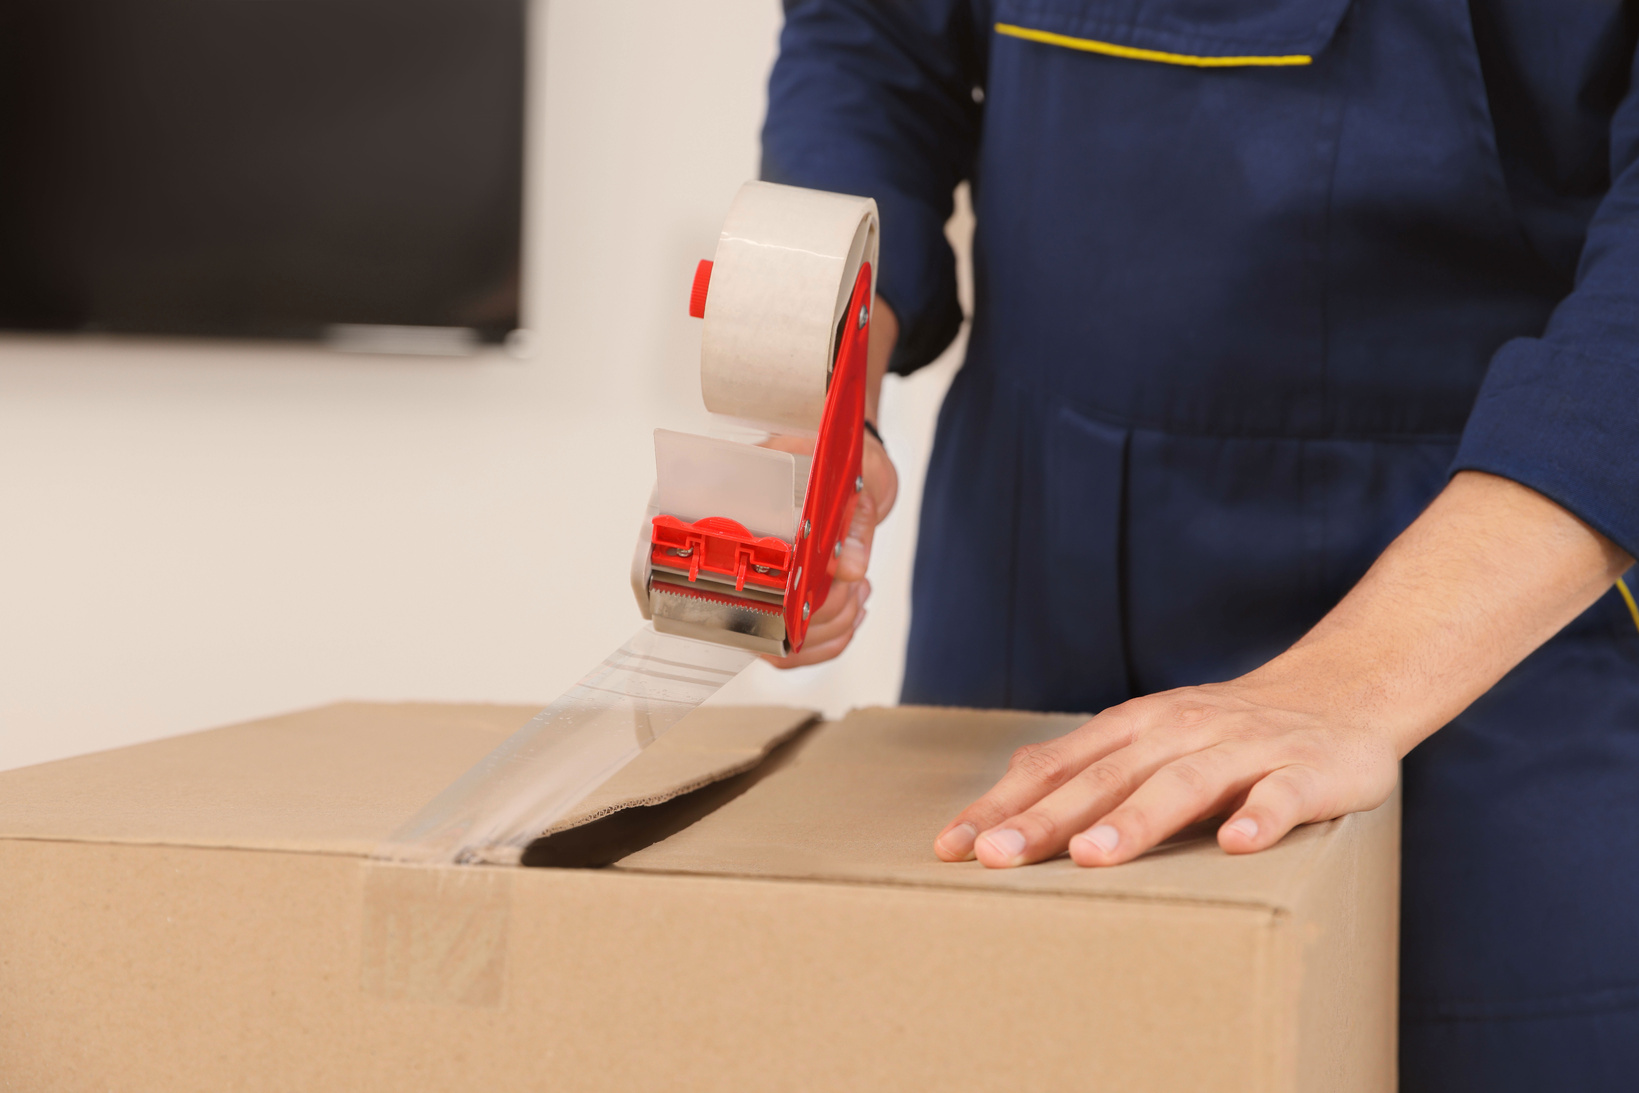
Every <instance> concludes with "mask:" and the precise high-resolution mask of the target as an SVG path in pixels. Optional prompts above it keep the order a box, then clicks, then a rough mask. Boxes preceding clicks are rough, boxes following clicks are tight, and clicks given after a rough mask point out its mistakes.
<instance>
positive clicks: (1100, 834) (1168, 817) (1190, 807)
mask: <svg viewBox="0 0 1639 1093" xmlns="http://www.w3.org/2000/svg"><path fill="white" fill-rule="evenodd" d="M1261 751H1262V749H1260V748H1255V747H1251V746H1248V745H1246V744H1243V743H1228V744H1219V745H1217V746H1215V747H1210V748H1207V749H1205V750H1204V751H1195V752H1191V753H1189V754H1187V755H1184V756H1181V757H1179V758H1177V759H1174V760H1172V761H1171V762H1169V763H1166V764H1165V765H1163V766H1161V767H1160V768H1159V769H1157V770H1156V771H1155V773H1154V774H1152V775H1150V776H1149V777H1148V778H1146V779H1145V780H1144V782H1143V784H1142V785H1140V786H1138V787H1137V788H1136V789H1135V790H1133V792H1132V794H1131V796H1129V797H1128V798H1127V799H1126V800H1125V801H1123V802H1122V803H1121V804H1120V805H1119V806H1118V807H1116V808H1114V809H1112V810H1110V811H1109V812H1108V813H1107V814H1105V815H1103V816H1102V817H1098V816H1095V817H1091V818H1090V819H1096V820H1098V822H1097V823H1096V824H1094V825H1093V826H1092V827H1090V828H1089V829H1088V830H1086V831H1083V832H1082V833H1081V834H1078V835H1076V836H1075V837H1074V838H1072V839H1071V840H1070V857H1071V858H1073V859H1074V860H1075V862H1076V864H1077V865H1115V864H1118V863H1120V862H1124V861H1131V860H1132V859H1134V858H1136V857H1138V855H1140V854H1142V853H1144V851H1146V850H1149V849H1150V848H1151V847H1153V846H1155V845H1156V844H1157V843H1159V842H1161V841H1162V840H1164V839H1167V838H1170V837H1171V836H1173V835H1175V834H1177V833H1178V832H1179V831H1181V830H1182V829H1184V828H1186V827H1188V826H1189V825H1190V824H1192V823H1195V822H1196V821H1197V820H1203V819H1205V818H1206V817H1208V816H1215V815H1217V814H1219V813H1220V812H1222V811H1223V809H1224V808H1225V807H1226V806H1227V805H1228V804H1229V803H1230V802H1231V801H1233V800H1235V799H1236V798H1237V797H1239V796H1240V795H1241V794H1243V793H1245V792H1246V791H1247V788H1248V787H1250V786H1251V785H1253V784H1254V783H1255V782H1257V780H1258V779H1259V778H1261V777H1263V775H1264V774H1266V773H1267V772H1268V770H1269V764H1268V761H1267V758H1266V757H1265V756H1263V755H1262V754H1261ZM1089 822H1090V821H1089Z"/></svg>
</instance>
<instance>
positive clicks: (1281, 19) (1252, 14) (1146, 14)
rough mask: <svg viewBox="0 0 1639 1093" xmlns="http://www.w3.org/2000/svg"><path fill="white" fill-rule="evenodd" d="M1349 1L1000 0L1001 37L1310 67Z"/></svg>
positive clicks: (1205, 64)
mask: <svg viewBox="0 0 1639 1093" xmlns="http://www.w3.org/2000/svg"><path fill="white" fill-rule="evenodd" d="M1349 3H1350V0H999V2H998V3H997V4H996V7H995V13H996V26H995V30H996V33H998V34H1001V35H1005V36H1007V37H1012V38H1022V39H1025V40H1027V41H1034V42H1041V43H1043V44H1046V45H1052V46H1060V47H1063V48H1066V49H1075V50H1081V51H1083V52H1087V53H1102V54H1105V55H1107V56H1114V57H1125V58H1128V59H1130V60H1136V61H1150V62H1155V63H1160V64H1174V65H1188V66H1192V67H1196V68H1244V67H1257V66H1263V67H1269V66H1287V65H1306V64H1310V63H1311V62H1313V61H1314V59H1315V57H1316V55H1317V54H1319V53H1320V52H1321V51H1322V50H1324V49H1325V48H1326V45H1327V44H1328V43H1329V42H1330V41H1331V40H1332V36H1333V35H1334V34H1335V33H1336V31H1337V27H1338V24H1339V23H1340V22H1342V20H1343V14H1344V12H1345V11H1347V10H1348V7H1349Z"/></svg>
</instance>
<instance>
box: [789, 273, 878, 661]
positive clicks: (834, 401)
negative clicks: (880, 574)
mask: <svg viewBox="0 0 1639 1093" xmlns="http://www.w3.org/2000/svg"><path fill="white" fill-rule="evenodd" d="M841 325H842V334H841V337H840V339H839V342H838V346H837V356H836V364H835V366H834V367H833V368H832V371H831V383H830V386H829V387H828V388H827V389H826V394H825V413H824V416H823V417H821V418H820V428H819V436H818V438H817V439H816V440H815V441H814V462H813V465H812V467H811V468H810V469H809V477H808V494H807V496H806V498H804V500H803V507H802V523H801V525H799V531H798V539H797V543H796V556H795V558H794V559H793V565H794V566H795V567H796V568H795V569H794V570H793V571H792V573H791V583H790V585H789V586H788V587H787V589H786V594H785V628H786V633H787V635H789V640H790V642H791V651H792V652H796V651H797V650H799V649H801V648H802V643H803V639H804V638H806V637H807V636H808V620H809V618H810V617H811V616H812V614H813V613H814V612H815V611H817V610H819V608H820V606H821V605H822V604H824V603H825V597H826V595H827V594H829V593H830V591H831V581H832V579H833V578H834V577H835V576H836V572H837V560H838V558H839V557H840V556H841V553H842V540H843V538H844V536H846V535H847V534H848V528H849V525H850V524H852V523H853V519H854V508H855V506H857V505H858V504H859V495H860V492H861V491H863V490H864V488H865V479H864V477H863V472H862V466H863V463H862V459H863V455H864V443H865V380H866V368H865V359H866V349H867V346H868V345H869V343H870V334H871V266H870V263H868V262H867V263H864V264H862V265H861V266H860V269H859V276H858V277H857V278H855V280H854V291H853V294H852V295H850V296H849V298H848V309H847V310H846V311H845V312H844V313H843V318H842V324H841Z"/></svg>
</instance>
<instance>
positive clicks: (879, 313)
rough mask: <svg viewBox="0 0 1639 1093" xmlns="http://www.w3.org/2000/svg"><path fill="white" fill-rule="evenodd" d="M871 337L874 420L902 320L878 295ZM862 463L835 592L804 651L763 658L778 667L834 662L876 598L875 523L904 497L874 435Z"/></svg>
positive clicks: (779, 441) (868, 394) (787, 444)
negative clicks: (868, 575) (871, 571)
mask: <svg viewBox="0 0 1639 1093" xmlns="http://www.w3.org/2000/svg"><path fill="white" fill-rule="evenodd" d="M870 338H871V340H870V343H869V344H868V345H867V346H866V350H865V417H866V419H867V420H868V421H872V422H874V421H876V420H877V402H878V399H879V397H880V396H881V393H882V377H884V376H886V375H887V374H888V358H889V357H891V356H892V355H893V347H894V342H896V341H898V340H899V319H898V317H897V316H896V315H894V313H893V309H892V308H890V307H889V306H888V303H887V301H886V300H882V299H880V298H879V299H878V300H877V301H876V304H875V305H874V306H873V307H872V309H871V334H870ZM769 443H770V444H771V445H773V446H776V447H780V448H784V449H785V450H787V451H797V450H799V449H798V448H797V447H794V446H792V444H793V443H795V442H792V441H790V439H789V438H780V437H776V438H774V439H773V440H771V441H770V442H769ZM807 443H808V447H807V448H806V449H805V450H807V451H812V450H813V445H812V442H807ZM861 463H862V470H861V475H862V477H863V478H864V479H865V490H864V492H863V493H861V494H860V495H859V502H858V503H857V504H856V505H855V506H854V521H853V523H852V524H851V525H850V526H849V528H848V535H847V537H846V538H845V539H844V540H843V543H842V554H841V555H840V556H838V558H837V571H836V574H835V575H834V576H833V578H832V580H831V590H830V592H828V593H826V596H825V602H824V603H822V604H820V605H819V610H817V611H815V612H814V617H813V618H812V619H810V620H809V622H808V634H807V636H806V637H804V639H803V643H802V649H801V650H799V651H798V652H797V653H796V655H794V656H789V657H764V658H763V659H764V660H766V661H768V662H769V663H770V664H773V665H774V666H776V667H778V668H795V667H797V666H799V665H803V664H818V663H819V662H820V661H822V660H830V659H831V658H832V657H834V656H836V655H837V654H839V653H841V652H842V651H843V650H844V649H846V648H848V643H849V642H850V641H852V640H853V637H854V631H855V630H856V629H858V628H859V624H860V623H862V622H864V621H865V601H866V600H868V599H870V598H871V582H870V581H868V580H866V579H865V570H866V568H867V567H868V566H869V565H870V562H871V540H872V538H874V537H875V535H876V526H877V525H878V524H880V523H881V522H882V521H883V520H885V519H886V518H887V516H888V513H889V512H890V511H892V509H893V503H894V499H895V498H897V497H898V496H899V472H898V471H896V470H894V465H893V460H891V459H889V458H888V452H887V449H885V448H883V447H882V444H881V443H880V442H879V441H878V440H877V439H876V438H875V437H873V436H871V435H869V434H866V437H865V452H864V455H863V457H862V460H861Z"/></svg>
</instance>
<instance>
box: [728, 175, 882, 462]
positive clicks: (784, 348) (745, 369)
mask: <svg viewBox="0 0 1639 1093" xmlns="http://www.w3.org/2000/svg"><path fill="white" fill-rule="evenodd" d="M879 234H880V232H879V229H878V226H877V213H876V202H875V201H872V200H871V199H870V198H865V197H850V196H848V195H846V194H833V193H825V192H822V191H819V190H805V189H801V188H798V187H795V186H781V185H778V184H776V183H772V182H748V183H746V184H745V185H744V186H742V187H741V188H740V192H739V193H738V194H737V195H735V198H734V204H733V206H732V207H730V209H729V213H728V219H727V220H726V221H725V222H724V224H723V234H722V236H721V237H720V238H719V239H718V241H717V253H716V256H715V257H714V259H713V265H712V271H711V289H710V292H709V293H708V295H707V297H706V307H705V326H704V330H703V332H702V335H701V344H700V391H701V394H702V395H703V396H705V400H706V409H708V410H710V411H711V412H712V413H714V414H722V415H725V416H727V417H733V418H740V419H742V420H746V421H754V422H759V423H763V424H766V425H768V426H770V427H772V428H774V429H775V430H776V431H782V432H813V431H814V430H816V429H818V428H819V423H820V417H821V414H822V413H823V411H824V409H825V389H826V384H827V382H828V380H829V379H830V373H831V365H832V362H833V361H834V360H835V359H836V351H837V336H838V324H839V323H840V322H841V320H842V312H843V309H844V308H846V307H847V305H848V297H849V294H850V293H851V292H852V290H853V287H854V280H855V278H857V277H858V275H859V268H860V266H861V264H863V263H866V262H869V263H870V264H871V270H872V286H871V287H872V291H873V299H874V292H875V288H876V285H875V271H876V254H877V245H878V237H879Z"/></svg>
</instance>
